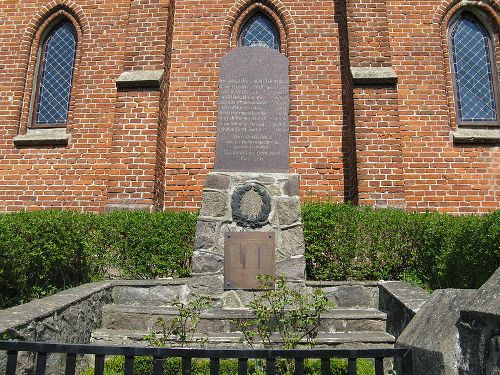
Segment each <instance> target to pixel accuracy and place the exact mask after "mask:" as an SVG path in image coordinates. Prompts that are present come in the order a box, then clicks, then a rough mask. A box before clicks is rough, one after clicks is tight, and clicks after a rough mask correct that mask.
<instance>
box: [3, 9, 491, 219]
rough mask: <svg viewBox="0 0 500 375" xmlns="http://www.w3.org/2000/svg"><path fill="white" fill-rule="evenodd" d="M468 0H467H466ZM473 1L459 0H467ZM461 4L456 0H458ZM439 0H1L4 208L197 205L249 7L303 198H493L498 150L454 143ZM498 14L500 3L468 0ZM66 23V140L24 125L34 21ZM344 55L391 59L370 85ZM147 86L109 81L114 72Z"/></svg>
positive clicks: (402, 203)
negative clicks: (30, 137) (391, 75)
mask: <svg viewBox="0 0 500 375" xmlns="http://www.w3.org/2000/svg"><path fill="white" fill-rule="evenodd" d="M472 3H474V2H472ZM472 3H471V4H472ZM460 4H461V3H460ZM460 4H459V3H457V2H451V1H449V0H443V1H441V0H427V1H421V2H418V3H415V2H410V1H408V0H369V1H363V2H355V1H352V0H347V1H346V2H344V1H342V0H335V1H330V0H329V1H323V0H313V1H307V2H305V1H302V2H299V1H295V0H262V1H253V0H170V1H168V0H132V1H109V2H102V1H96V0H82V1H78V2H77V1H70V0H62V1H57V0H53V1H44V0H29V1H25V2H12V1H6V0H4V1H1V0H0V93H1V95H0V134H1V136H0V211H16V210H36V209H50V208H55V209H61V208H65V209H74V210H85V211H105V210H110V209H117V208H122V209H123V208H124V209H147V210H152V209H190V210H196V209H199V208H200V204H201V203H200V202H201V192H202V189H203V185H204V180H205V176H206V174H207V173H208V172H209V171H212V170H213V168H214V158H215V137H216V124H217V95H218V74H219V70H218V68H219V61H220V59H221V58H222V57H223V56H224V55H225V54H226V53H227V52H228V51H229V50H230V49H231V48H233V47H235V46H236V45H237V35H238V30H239V27H240V26H241V25H243V24H244V22H245V20H246V19H247V18H246V17H247V16H248V15H250V14H251V12H252V11H255V10H260V11H263V12H264V13H266V14H267V15H268V16H269V17H270V18H272V19H273V20H274V22H275V24H276V26H277V28H278V29H279V32H280V36H281V52H282V53H284V54H285V55H286V56H287V57H288V58H289V62H290V102H291V106H290V116H289V119H290V171H291V172H292V173H298V174H300V176H301V196H302V199H303V200H304V199H318V198H319V199H324V200H326V199H331V200H333V201H336V202H342V201H353V202H355V203H360V204H369V205H374V206H377V207H385V206H389V207H399V208H406V209H408V210H417V211H424V210H440V211H448V212H453V213H459V212H460V213H469V212H486V211H489V210H492V209H498V208H500V204H499V202H500V199H499V198H500V197H499V194H500V153H499V150H498V143H497V144H493V145H480V144H477V143H476V144H471V145H463V144H457V143H454V142H453V137H452V133H453V132H454V131H456V130H457V125H456V120H455V113H454V111H455V110H454V102H453V100H454V99H453V91H452V86H451V78H450V74H451V73H450V71H449V63H448V58H449V56H448V52H447V48H448V47H447V41H446V25H447V22H448V20H449V18H450V17H451V15H452V14H453V12H454V11H455V10H457V9H458V8H459V7H460V6H462V5H460ZM474 4H475V6H477V7H480V8H481V9H482V10H483V11H484V12H485V13H487V14H490V15H491V22H492V24H495V23H496V24H495V25H497V26H495V27H496V29H495V30H497V31H496V32H497V34H496V35H495V43H494V44H495V46H496V50H495V53H496V56H497V60H496V61H497V70H498V62H499V61H500V51H499V47H498V45H499V41H498V24H500V22H499V17H498V9H497V8H495V7H494V6H492V5H488V4H489V1H486V2H477V3H474ZM56 14H64V15H67V16H68V17H69V18H71V20H73V22H74V23H75V24H76V25H77V31H78V34H79V35H78V52H77V61H76V69H75V76H74V84H73V90H72V95H71V103H70V113H69V117H70V121H69V125H68V127H67V133H68V134H70V136H71V139H70V142H69V145H68V146H48V145H44V146H28V147H27V146H25V147H19V146H15V145H14V141H13V140H14V138H15V137H16V136H18V135H19V134H21V135H22V134H25V133H26V132H27V124H28V122H29V119H28V117H29V107H30V101H31V92H32V87H33V75H34V71H35V62H36V55H37V48H38V44H39V39H40V38H41V36H42V31H43V28H44V27H45V26H46V25H47V24H48V23H49V22H50V20H51V17H54V16H55V15H56ZM352 68H363V69H365V68H374V69H380V68H384V69H387V68H392V69H393V71H394V72H395V73H396V75H397V82H396V81H394V82H385V83H382V84H381V83H378V84H373V83H369V84H366V82H365V83H363V82H360V81H359V80H357V79H356V77H354V78H353V76H352V75H351V70H352ZM142 70H147V71H160V70H163V71H164V73H163V78H162V79H161V80H160V82H159V84H158V86H156V87H128V88H120V89H117V87H116V80H117V79H118V77H120V75H121V74H122V73H123V72H125V71H134V72H137V71H142Z"/></svg>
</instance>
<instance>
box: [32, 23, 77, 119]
mask: <svg viewBox="0 0 500 375" xmlns="http://www.w3.org/2000/svg"><path fill="white" fill-rule="evenodd" d="M75 52H76V31H75V28H74V27H73V25H72V24H71V23H70V22H69V21H62V22H61V23H59V24H57V25H56V26H55V27H54V28H53V29H52V30H50V32H49V33H48V34H47V36H46V37H45V39H44V41H43V45H42V49H41V56H40V59H41V60H40V66H41V67H40V70H39V72H40V73H39V79H38V87H37V89H38V90H37V95H38V97H37V102H36V107H35V115H34V119H35V125H51V124H65V123H66V122H67V121H68V108H69V100H70V93H71V84H72V81H73V69H74V65H75Z"/></svg>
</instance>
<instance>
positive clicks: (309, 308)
mask: <svg viewBox="0 0 500 375" xmlns="http://www.w3.org/2000/svg"><path fill="white" fill-rule="evenodd" d="M258 279H259V280H260V282H261V291H260V294H258V295H256V296H255V298H254V299H253V301H252V302H250V305H249V307H250V309H251V311H252V312H253V314H254V316H255V317H254V318H252V319H249V320H245V321H243V320H239V321H237V324H238V327H239V329H240V330H241V331H242V333H243V336H242V339H243V341H245V342H246V343H247V344H249V345H250V346H251V347H254V346H255V344H257V341H258V343H259V344H260V345H263V346H264V347H266V348H276V347H281V348H283V349H295V348H297V347H298V346H299V344H303V343H305V344H306V345H308V346H309V347H312V346H314V341H315V338H316V336H317V335H318V329H319V327H320V324H321V315H322V314H323V313H324V312H325V311H326V310H327V309H328V308H329V307H331V306H332V303H331V302H330V301H328V299H327V298H326V297H325V295H324V294H323V292H322V291H321V290H320V289H316V290H315V291H314V293H312V294H311V293H301V292H300V291H298V290H295V289H293V288H291V287H290V286H289V285H288V284H287V283H286V282H285V279H284V277H282V276H269V275H259V276H258ZM277 370H278V373H282V374H292V373H293V370H294V362H293V361H292V360H279V361H277Z"/></svg>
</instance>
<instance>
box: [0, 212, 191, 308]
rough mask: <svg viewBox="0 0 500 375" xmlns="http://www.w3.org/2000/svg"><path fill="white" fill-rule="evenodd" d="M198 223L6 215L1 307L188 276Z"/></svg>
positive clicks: (0, 218) (152, 217)
mask: <svg viewBox="0 0 500 375" xmlns="http://www.w3.org/2000/svg"><path fill="white" fill-rule="evenodd" d="M195 225H196V215H194V214H191V213H186V212H183V213H179V212H157V213H145V212H115V213H110V214H103V215H97V214H90V213H77V212H70V211H39V212H19V213H12V214H0V307H9V306H13V305H16V304H19V303H24V302H27V301H29V300H32V299H34V298H38V297H43V296H46V295H48V294H51V293H54V292H56V291H59V290H62V289H65V288H69V287H73V286H77V285H80V284H83V283H86V282H89V281H93V280H98V279H102V278H104V277H106V272H107V271H108V270H109V269H116V270H118V272H119V275H120V276H121V277H125V278H155V277H162V276H163V277H167V276H185V275H188V274H189V260H190V257H191V253H192V248H193V240H194V228H195Z"/></svg>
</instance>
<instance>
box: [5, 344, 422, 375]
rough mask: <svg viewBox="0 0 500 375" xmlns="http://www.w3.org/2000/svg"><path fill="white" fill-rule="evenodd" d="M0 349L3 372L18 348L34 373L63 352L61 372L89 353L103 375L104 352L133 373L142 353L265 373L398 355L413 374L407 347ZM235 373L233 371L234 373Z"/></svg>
mask: <svg viewBox="0 0 500 375" xmlns="http://www.w3.org/2000/svg"><path fill="white" fill-rule="evenodd" d="M0 351H3V352H7V363H6V372H5V373H6V375H15V374H16V367H17V362H18V354H19V353H20V352H30V353H35V354H36V360H35V361H36V366H35V375H44V374H45V372H46V367H47V358H48V356H49V355H50V354H51V353H63V354H66V362H65V369H64V374H65V375H74V374H75V371H76V363H77V356H78V355H84V354H92V355H94V356H95V363H94V366H95V367H94V374H95V375H103V373H104V361H105V358H106V356H124V357H125V367H124V368H125V370H124V375H133V371H134V358H135V357H139V356H146V357H152V358H153V374H154V375H161V374H162V372H163V363H164V360H165V359H167V358H181V359H182V374H183V375H188V374H191V371H192V360H193V359H197V358H199V359H208V360H209V361H210V374H211V375H215V374H219V367H220V361H221V360H222V359H236V360H237V361H238V375H243V374H245V375H246V374H247V373H248V361H249V360H251V359H262V360H265V362H266V374H275V373H276V360H277V359H280V358H284V359H292V360H294V361H295V374H297V375H302V374H304V360H305V359H318V360H320V361H321V373H322V374H323V375H330V374H331V369H330V361H331V359H333V358H344V359H347V361H348V374H349V375H355V374H356V371H357V363H356V360H357V359H359V358H368V359H373V360H374V363H375V373H376V375H383V374H384V358H394V359H398V361H400V363H401V370H402V375H413V365H412V357H411V350H410V349H392V348H388V349H358V350H348V349H345V350H344V349H293V350H281V349H205V348H200V349H198V348H153V347H131V346H104V345H87V344H55V343H46V342H28V341H0ZM235 375H236V374H235Z"/></svg>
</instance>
